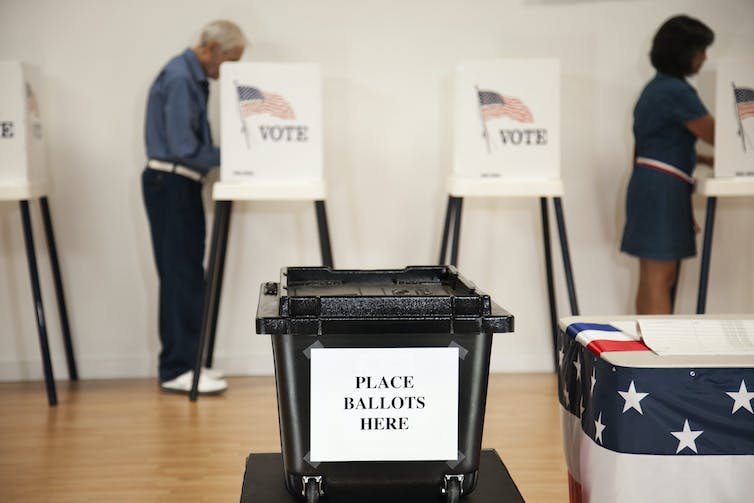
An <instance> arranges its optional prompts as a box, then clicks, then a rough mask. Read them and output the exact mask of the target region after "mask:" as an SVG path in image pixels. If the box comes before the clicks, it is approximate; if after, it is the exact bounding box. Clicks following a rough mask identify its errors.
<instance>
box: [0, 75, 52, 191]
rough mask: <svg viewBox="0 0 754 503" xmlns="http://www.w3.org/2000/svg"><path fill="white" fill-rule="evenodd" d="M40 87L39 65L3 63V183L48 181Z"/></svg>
mask: <svg viewBox="0 0 754 503" xmlns="http://www.w3.org/2000/svg"><path fill="white" fill-rule="evenodd" d="M39 86H40V72H39V70H38V69H37V68H35V67H33V66H31V65H28V64H26V63H20V62H16V61H2V62H0V184H7V185H31V184H36V183H45V182H46V181H47V166H46V159H45V145H44V133H45V131H44V129H43V127H42V107H41V106H40V103H39V98H38V93H39Z"/></svg>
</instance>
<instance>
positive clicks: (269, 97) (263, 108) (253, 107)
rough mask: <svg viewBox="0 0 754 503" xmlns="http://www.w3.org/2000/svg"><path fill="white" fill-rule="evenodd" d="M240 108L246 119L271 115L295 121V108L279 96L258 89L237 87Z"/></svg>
mask: <svg viewBox="0 0 754 503" xmlns="http://www.w3.org/2000/svg"><path fill="white" fill-rule="evenodd" d="M236 89H237V90H238V106H239V107H240V109H241V115H242V116H243V117H244V118H246V117H250V116H252V115H255V114H269V115H272V116H273V117H278V118H280V119H295V118H296V114H295V113H294V112H293V108H291V106H290V105H289V104H288V102H287V101H285V98H283V97H282V96H281V95H279V94H275V93H267V92H263V91H261V90H260V89H257V88H256V87H251V86H236Z"/></svg>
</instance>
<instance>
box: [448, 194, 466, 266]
mask: <svg viewBox="0 0 754 503" xmlns="http://www.w3.org/2000/svg"><path fill="white" fill-rule="evenodd" d="M453 199H455V221H454V223H453V243H452V245H451V249H450V264H451V265H454V266H456V267H458V246H459V244H460V241H461V215H462V213H463V198H462V197H454V198H453Z"/></svg>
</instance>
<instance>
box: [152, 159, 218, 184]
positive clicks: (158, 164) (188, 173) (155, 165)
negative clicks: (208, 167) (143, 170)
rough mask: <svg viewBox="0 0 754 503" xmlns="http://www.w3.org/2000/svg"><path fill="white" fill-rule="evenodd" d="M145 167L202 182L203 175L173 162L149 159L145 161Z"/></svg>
mask: <svg viewBox="0 0 754 503" xmlns="http://www.w3.org/2000/svg"><path fill="white" fill-rule="evenodd" d="M147 167H148V168H152V169H156V170H157V171H165V172H167V173H175V174H176V175H181V176H185V177H186V178H189V179H191V180H194V181H195V182H200V183H201V182H203V181H204V175H202V174H201V173H199V172H198V171H195V170H193V169H191V168H188V167H186V166H181V165H180V164H175V163H173V162H166V161H158V160H157V159H149V160H148V161H147Z"/></svg>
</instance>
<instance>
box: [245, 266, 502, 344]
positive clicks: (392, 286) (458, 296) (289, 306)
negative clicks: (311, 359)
mask: <svg viewBox="0 0 754 503" xmlns="http://www.w3.org/2000/svg"><path fill="white" fill-rule="evenodd" d="M384 331H392V332H417V333H423V332H424V333H426V332H431V333H480V332H481V333H488V334H492V333H502V332H511V331H513V316H512V315H511V314H510V313H508V312H507V311H506V310H504V309H503V308H501V307H500V306H498V305H497V304H495V303H494V302H493V301H492V299H490V296H489V295H487V294H485V293H484V292H482V291H479V290H478V289H477V288H476V286H475V285H474V284H473V283H472V282H471V281H469V280H468V279H466V278H464V277H463V276H462V275H461V274H459V272H458V270H457V269H456V268H455V267H453V266H409V267H406V268H404V269H389V270H388V269H383V270H334V269H331V268H328V267H286V268H283V269H282V270H281V278H280V282H279V283H274V282H270V283H265V284H263V285H262V288H261V292H260V299H259V307H258V310H257V332H258V333H260V334H290V335H315V334H319V335H324V334H327V333H331V334H335V333H362V332H363V333H373V332H384Z"/></svg>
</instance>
